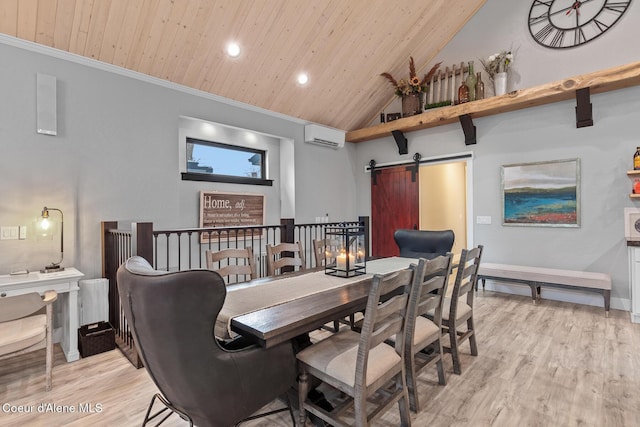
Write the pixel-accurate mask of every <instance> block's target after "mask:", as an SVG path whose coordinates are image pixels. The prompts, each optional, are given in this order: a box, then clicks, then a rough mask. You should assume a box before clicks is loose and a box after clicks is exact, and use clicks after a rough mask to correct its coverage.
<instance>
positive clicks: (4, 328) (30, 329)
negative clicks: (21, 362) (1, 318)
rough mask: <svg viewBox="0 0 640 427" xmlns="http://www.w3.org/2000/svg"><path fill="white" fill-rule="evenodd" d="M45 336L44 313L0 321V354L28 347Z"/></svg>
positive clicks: (45, 318)
mask: <svg viewBox="0 0 640 427" xmlns="http://www.w3.org/2000/svg"><path fill="white" fill-rule="evenodd" d="M46 336H47V316H45V315H44V314H38V315H36V316H29V317H25V318H22V319H18V320H12V321H10V322H4V323H0V355H5V354H10V353H14V352H16V351H20V350H23V349H25V348H29V347H31V346H32V345H35V344H38V343H39V342H41V341H43V340H44V339H45V338H46Z"/></svg>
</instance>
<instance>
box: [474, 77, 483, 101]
mask: <svg viewBox="0 0 640 427" xmlns="http://www.w3.org/2000/svg"><path fill="white" fill-rule="evenodd" d="M480 74H481V73H480V71H478V75H477V76H476V99H484V82H483V81H482V76H481V75H480Z"/></svg>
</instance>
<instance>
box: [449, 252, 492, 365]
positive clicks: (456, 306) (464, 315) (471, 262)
mask: <svg viewBox="0 0 640 427" xmlns="http://www.w3.org/2000/svg"><path fill="white" fill-rule="evenodd" d="M482 249H483V246H482V245H478V247H476V248H473V249H469V250H467V249H463V250H462V254H461V255H460V262H459V263H458V267H457V273H456V280H455V282H454V285H453V292H452V293H451V296H450V297H445V298H444V304H443V310H442V327H443V329H444V330H445V332H447V333H448V334H449V341H450V343H449V345H450V346H449V347H444V351H445V352H447V353H451V358H452V359H453V372H454V373H455V374H458V375H460V374H461V373H462V369H461V368H460V356H459V354H458V353H459V352H458V350H459V348H460V344H462V343H463V342H464V341H465V340H467V339H468V340H469V346H470V347H471V355H472V356H477V355H478V345H477V343H476V329H475V325H474V321H473V296H474V292H475V288H476V283H477V281H478V267H479V266H480V259H481V258H482ZM465 322H466V324H467V327H466V330H464V329H463V330H460V328H461V327H463V325H464V323H465Z"/></svg>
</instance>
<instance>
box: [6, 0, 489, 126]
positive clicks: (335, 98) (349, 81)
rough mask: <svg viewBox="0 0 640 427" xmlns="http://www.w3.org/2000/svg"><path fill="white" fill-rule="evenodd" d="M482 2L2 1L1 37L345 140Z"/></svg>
mask: <svg viewBox="0 0 640 427" xmlns="http://www.w3.org/2000/svg"><path fill="white" fill-rule="evenodd" d="M485 1H486V0H432V1H418V0H394V1H389V0H260V1H254V0H219V1H214V0H2V6H1V7H0V32H1V33H4V34H8V35H10V36H14V37H17V38H20V39H24V40H28V41H32V42H35V43H39V44H42V45H46V46H50V47H54V48H56V49H60V50H63V51H68V52H72V53H75V54H78V55H82V56H85V57H87V58H92V59H96V60H98V61H102V62H106V63H109V64H113V65H117V66H120V67H124V68H127V69H130V70H134V71H138V72H140V73H144V74H148V75H151V76H154V77H158V78H161V79H165V80H169V81H172V82H175V83H178V84H181V85H185V86H189V87H192V88H195V89H199V90H202V91H206V92H211V93H214V94H217V95H220V96H223V97H226V98H230V99H234V100H237V101H241V102H244V103H247V104H252V105H255V106H258V107H262V108H266V109H269V110H272V111H277V112H280V113H283V114H287V115H290V116H293V117H298V118H301V119H304V120H308V121H311V122H315V123H320V124H324V125H328V126H332V127H335V128H338V129H343V130H353V129H358V128H361V127H364V126H367V125H368V124H369V123H370V122H371V121H372V120H374V119H375V118H376V117H377V115H378V114H379V112H380V111H381V110H382V109H383V108H384V107H385V106H386V105H388V104H389V102H390V101H392V99H393V89H392V87H391V86H390V85H389V84H388V82H387V81H386V80H385V79H384V78H383V77H380V76H379V75H380V73H381V72H384V71H388V72H390V73H391V74H392V75H393V76H394V77H395V76H397V77H396V78H405V77H408V73H409V71H408V60H409V56H413V57H414V59H415V62H416V68H417V70H418V74H420V73H421V72H426V71H427V70H428V69H429V68H430V67H431V66H432V65H433V63H434V62H435V57H436V55H437V54H438V52H439V51H440V50H441V49H442V48H443V47H444V46H445V45H446V44H447V42H448V41H449V40H450V39H451V38H452V37H453V36H454V35H455V33H456V32H457V31H459V30H460V28H462V26H463V25H464V24H465V23H466V22H467V21H468V20H469V18H470V17H471V16H473V14H474V13H475V12H476V11H477V10H478V9H479V8H480V7H481V6H482V5H483V4H484V3H485ZM229 41H236V42H237V43H238V44H239V45H240V46H241V49H242V52H241V54H240V56H239V57H238V58H235V59H232V58H230V57H228V56H227V55H226V54H225V52H224V48H225V45H226V43H228V42H229ZM302 71H304V72H306V73H308V74H309V83H308V84H307V85H305V86H299V85H298V84H297V83H296V81H295V78H296V76H297V74H298V73H299V72H302ZM69 83H70V84H72V82H69Z"/></svg>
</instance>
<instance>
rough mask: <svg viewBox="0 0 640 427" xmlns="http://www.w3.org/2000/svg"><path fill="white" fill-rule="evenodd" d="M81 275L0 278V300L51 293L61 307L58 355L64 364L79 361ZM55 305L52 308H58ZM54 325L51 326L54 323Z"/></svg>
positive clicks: (68, 270) (68, 272)
mask: <svg viewBox="0 0 640 427" xmlns="http://www.w3.org/2000/svg"><path fill="white" fill-rule="evenodd" d="M82 277H84V274H83V273H81V272H79V271H78V270H76V269H75V268H73V267H67V268H65V269H64V270H63V271H58V272H54V273H38V272H32V273H29V274H20V275H15V276H12V275H3V276H0V298H4V297H10V296H14V295H21V294H27V293H30V292H38V293H39V294H41V295H42V294H44V292H45V291H49V290H54V291H56V292H57V293H58V301H60V303H61V304H62V340H61V342H60V344H61V346H62V351H64V356H65V357H66V359H67V362H73V361H74V360H78V359H79V358H80V353H79V352H78V289H79V288H78V280H79V279H80V278H82ZM58 301H56V302H55V303H54V304H58ZM54 323H55V322H54Z"/></svg>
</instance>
